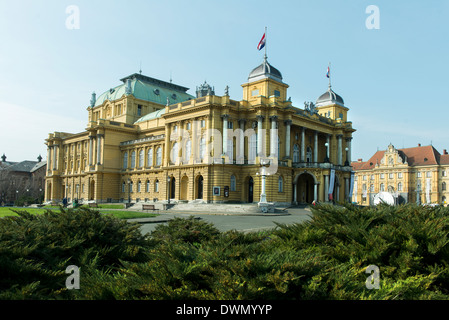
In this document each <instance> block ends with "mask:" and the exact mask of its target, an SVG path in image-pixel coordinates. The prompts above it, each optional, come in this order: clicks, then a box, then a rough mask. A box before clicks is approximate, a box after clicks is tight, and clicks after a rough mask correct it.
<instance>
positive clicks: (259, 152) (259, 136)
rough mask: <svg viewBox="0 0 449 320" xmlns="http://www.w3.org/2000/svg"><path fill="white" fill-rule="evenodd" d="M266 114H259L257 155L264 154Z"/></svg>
mask: <svg viewBox="0 0 449 320" xmlns="http://www.w3.org/2000/svg"><path fill="white" fill-rule="evenodd" d="M263 118H264V116H262V115H258V116H257V154H256V156H258V157H260V156H262V139H263V135H262V120H263Z"/></svg>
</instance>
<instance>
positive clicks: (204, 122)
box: [201, 120, 206, 128]
mask: <svg viewBox="0 0 449 320" xmlns="http://www.w3.org/2000/svg"><path fill="white" fill-rule="evenodd" d="M205 126H206V120H201V128H204V127H205Z"/></svg>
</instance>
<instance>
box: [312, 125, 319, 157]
mask: <svg viewBox="0 0 449 320" xmlns="http://www.w3.org/2000/svg"><path fill="white" fill-rule="evenodd" d="M313 162H315V163H317V162H318V131H315V134H314V143H313Z"/></svg>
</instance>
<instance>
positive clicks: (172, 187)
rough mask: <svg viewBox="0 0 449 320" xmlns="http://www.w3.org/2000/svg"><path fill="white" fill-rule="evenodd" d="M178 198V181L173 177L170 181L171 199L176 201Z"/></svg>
mask: <svg viewBox="0 0 449 320" xmlns="http://www.w3.org/2000/svg"><path fill="white" fill-rule="evenodd" d="M175 196H176V179H175V177H172V178H171V180H170V199H174V198H175Z"/></svg>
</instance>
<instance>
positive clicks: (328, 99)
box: [316, 87, 345, 107]
mask: <svg viewBox="0 0 449 320" xmlns="http://www.w3.org/2000/svg"><path fill="white" fill-rule="evenodd" d="M329 104H338V105H342V106H344V104H345V103H344V101H343V98H342V97H341V96H339V95H338V94H336V93H335V92H334V91H333V90H332V89H331V88H330V87H329V89H328V90H327V91H326V92H325V93H323V94H322V95H321V96H320V97H319V98H318V99H317V100H316V106H317V107H320V106H324V105H329Z"/></svg>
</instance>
